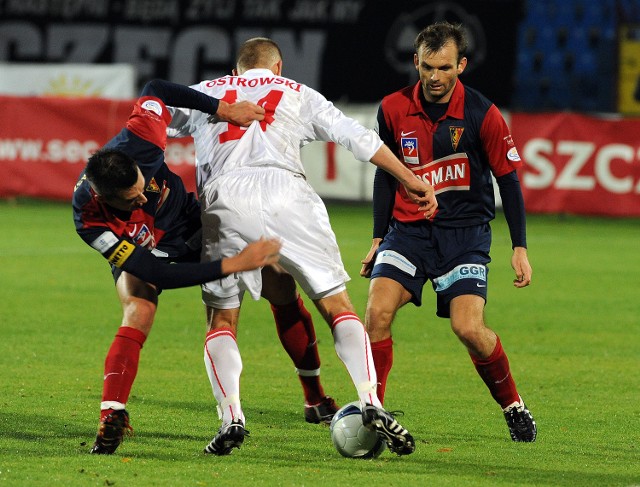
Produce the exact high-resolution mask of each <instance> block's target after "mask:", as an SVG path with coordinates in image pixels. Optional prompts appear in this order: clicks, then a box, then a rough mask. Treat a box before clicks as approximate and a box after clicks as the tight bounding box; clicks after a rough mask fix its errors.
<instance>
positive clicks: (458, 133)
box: [449, 126, 464, 151]
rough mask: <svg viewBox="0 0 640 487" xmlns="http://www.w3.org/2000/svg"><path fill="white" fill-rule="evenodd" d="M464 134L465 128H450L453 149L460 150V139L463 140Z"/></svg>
mask: <svg viewBox="0 0 640 487" xmlns="http://www.w3.org/2000/svg"><path fill="white" fill-rule="evenodd" d="M462 132H464V127H453V126H451V127H449V135H450V136H451V147H453V150H455V151H457V150H458V144H459V143H460V139H461V138H462Z"/></svg>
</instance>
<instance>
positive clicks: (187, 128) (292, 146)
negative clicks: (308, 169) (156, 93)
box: [168, 69, 382, 193]
mask: <svg viewBox="0 0 640 487" xmlns="http://www.w3.org/2000/svg"><path fill="white" fill-rule="evenodd" d="M192 88H194V89H196V90H198V91H201V92H203V93H206V94H207V95H209V96H212V97H215V98H219V99H222V100H224V101H226V102H227V103H234V102H236V101H243V100H249V101H252V102H254V103H256V104H258V105H260V106H262V107H264V108H265V110H266V116H265V119H264V120H263V121H261V122H257V121H255V122H253V123H252V124H251V126H250V127H248V128H244V127H237V126H235V125H232V124H228V123H225V122H218V123H210V122H209V118H210V116H209V115H207V114H204V113H202V112H199V111H196V110H182V109H180V110H177V109H176V111H175V112H174V118H173V120H172V122H171V125H170V127H169V130H168V134H169V136H170V137H179V136H187V135H191V136H193V138H194V140H195V146H196V166H197V173H196V180H197V184H198V190H199V192H200V193H201V192H202V190H203V188H204V187H205V186H206V184H207V183H208V182H209V181H211V180H212V179H215V178H217V177H219V176H221V175H222V174H225V173H228V172H231V171H234V170H237V169H240V168H250V167H265V166H267V167H274V168H281V169H286V170H288V171H291V172H294V173H298V174H302V175H304V168H303V166H302V161H301V160H300V149H301V147H303V146H304V145H306V144H307V143H309V142H311V141H314V140H323V141H333V142H335V143H337V144H340V145H342V146H343V147H345V148H346V149H348V150H349V151H351V152H352V153H353V155H354V157H355V158H356V159H358V160H360V161H365V162H366V161H370V160H371V158H372V157H373V155H374V154H375V153H376V151H377V150H378V149H379V148H380V147H381V146H382V141H381V140H380V137H379V136H378V134H376V133H375V132H374V131H373V130H370V129H367V128H365V127H363V126H362V125H361V124H360V123H358V122H357V121H356V120H353V119H351V118H349V117H347V116H345V115H344V114H343V113H342V112H341V111H340V110H338V109H337V108H336V107H335V106H334V105H333V104H332V103H331V102H330V101H328V100H327V99H326V98H325V97H324V96H323V95H321V94H320V93H318V92H317V91H315V90H314V89H312V88H309V87H308V86H305V85H303V84H300V83H297V82H295V81H293V80H291V79H288V78H284V77H282V76H276V75H274V74H273V73H272V72H271V70H269V69H251V70H249V71H247V72H245V73H244V74H243V75H242V76H224V77H222V78H217V79H214V80H210V81H203V82H201V83H199V84H197V85H193V86H192ZM211 141H217V142H219V143H211Z"/></svg>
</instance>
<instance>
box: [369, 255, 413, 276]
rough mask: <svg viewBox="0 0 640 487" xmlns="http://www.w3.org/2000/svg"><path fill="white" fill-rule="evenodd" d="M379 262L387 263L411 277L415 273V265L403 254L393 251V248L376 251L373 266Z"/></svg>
mask: <svg viewBox="0 0 640 487" xmlns="http://www.w3.org/2000/svg"><path fill="white" fill-rule="evenodd" d="M380 264H389V265H392V266H394V267H397V268H398V269H400V270H401V271H402V272H406V273H407V274H409V275H410V276H412V277H413V276H415V275H416V269H417V268H416V266H414V265H413V264H412V263H411V262H409V260H408V259H407V258H406V257H405V256H404V255H402V254H399V253H398V252H394V251H393V250H383V251H382V252H379V253H378V256H377V257H376V262H375V264H374V267H375V266H377V265H380Z"/></svg>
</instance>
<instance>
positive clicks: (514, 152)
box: [507, 147, 520, 162]
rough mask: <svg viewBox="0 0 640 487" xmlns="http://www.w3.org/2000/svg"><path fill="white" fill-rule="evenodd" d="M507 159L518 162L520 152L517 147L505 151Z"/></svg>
mask: <svg viewBox="0 0 640 487" xmlns="http://www.w3.org/2000/svg"><path fill="white" fill-rule="evenodd" d="M507 159H509V160H510V161H512V162H519V161H520V154H518V149H516V148H515V147H512V148H511V149H509V152H507Z"/></svg>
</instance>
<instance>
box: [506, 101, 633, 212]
mask: <svg viewBox="0 0 640 487" xmlns="http://www.w3.org/2000/svg"><path fill="white" fill-rule="evenodd" d="M510 126H511V129H512V134H513V139H514V141H515V142H516V145H517V147H518V151H519V152H520V156H521V157H522V158H523V160H524V161H525V165H524V167H523V168H522V169H521V170H520V171H519V176H520V181H521V182H522V186H523V192H524V198H525V203H526V207H527V211H528V212H530V213H573V214H582V215H610V216H634V217H637V216H640V138H639V136H638V135H639V134H640V119H637V118H634V119H629V118H624V119H623V118H612V117H597V116H585V115H577V114H571V113H545V114H536V115H528V114H523V113H511V121H510Z"/></svg>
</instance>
